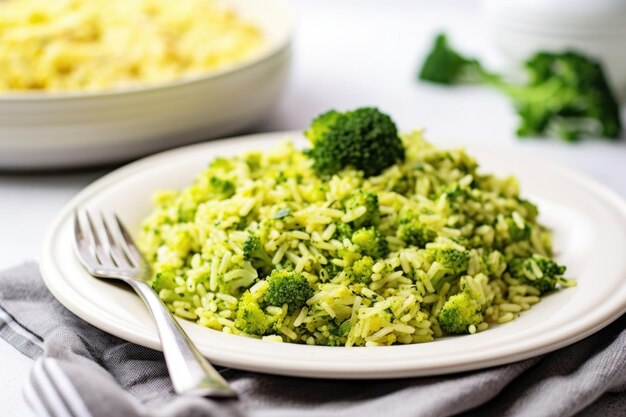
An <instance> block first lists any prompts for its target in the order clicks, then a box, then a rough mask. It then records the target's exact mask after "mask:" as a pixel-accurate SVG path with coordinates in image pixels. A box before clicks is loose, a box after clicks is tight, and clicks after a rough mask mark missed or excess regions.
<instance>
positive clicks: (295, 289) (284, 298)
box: [264, 269, 313, 314]
mask: <svg viewBox="0 0 626 417" xmlns="http://www.w3.org/2000/svg"><path fill="white" fill-rule="evenodd" d="M267 282H268V283H269V284H270V285H269V287H268V289H267V292H266V293H265V296H264V297H265V302H266V303H267V304H269V305H272V306H276V307H282V306H283V305H284V304H287V311H288V312H289V313H290V314H291V313H293V312H294V311H296V310H297V309H299V308H300V307H302V306H304V305H305V304H306V300H308V299H309V298H311V297H312V296H313V288H311V285H310V284H309V282H308V281H307V280H306V278H305V277H303V276H302V275H300V274H298V273H296V272H290V271H286V270H278V269H275V270H273V271H272V273H271V275H270V276H269V277H268V278H267Z"/></svg>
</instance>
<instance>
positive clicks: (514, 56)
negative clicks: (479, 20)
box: [483, 0, 626, 97]
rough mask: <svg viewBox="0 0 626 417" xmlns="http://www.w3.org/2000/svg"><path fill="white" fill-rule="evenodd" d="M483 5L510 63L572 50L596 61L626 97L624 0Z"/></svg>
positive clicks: (489, 0)
mask: <svg viewBox="0 0 626 417" xmlns="http://www.w3.org/2000/svg"><path fill="white" fill-rule="evenodd" d="M483 7H484V9H485V11H486V13H487V15H488V17H489V20H490V22H491V24H492V28H493V31H494V38H495V42H496V45H497V47H498V49H499V50H500V52H501V53H502V55H503V56H504V57H505V58H507V59H508V60H509V62H510V63H512V64H516V65H517V64H519V63H520V62H522V61H524V60H525V59H527V58H528V57H529V56H531V55H532V54H533V53H535V52H537V51H541V50H546V51H562V50H565V49H572V50H577V51H580V52H583V53H585V54H587V55H589V56H591V57H594V58H596V59H598V60H600V62H602V64H603V67H604V69H605V72H606V74H607V77H608V78H609V81H610V82H611V84H612V85H613V86H614V87H615V89H616V91H617V92H618V94H619V95H620V96H622V97H626V1H624V0H550V1H546V0H483Z"/></svg>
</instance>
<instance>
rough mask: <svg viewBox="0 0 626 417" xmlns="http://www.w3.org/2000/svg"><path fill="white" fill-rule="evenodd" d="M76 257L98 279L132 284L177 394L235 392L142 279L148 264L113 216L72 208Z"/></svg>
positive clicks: (227, 394)
mask: <svg viewBox="0 0 626 417" xmlns="http://www.w3.org/2000/svg"><path fill="white" fill-rule="evenodd" d="M74 238H75V242H76V250H77V253H78V257H79V259H80V261H81V263H82V264H83V266H84V267H85V268H86V269H87V271H88V272H89V273H90V274H91V275H93V276H95V277H98V278H109V279H117V280H120V281H123V282H125V283H126V284H128V285H129V286H130V287H131V288H132V289H134V290H135V291H136V292H137V294H139V296H140V297H141V299H142V300H143V301H144V302H145V303H146V306H148V310H150V314H151V315H152V318H153V319H154V322H155V323H156V327H157V330H158V333H159V337H160V339H161V346H162V348H163V354H164V355H165V362H166V363H167V369H168V370H169V374H170V378H171V379H172V384H173V386H174V390H175V391H176V392H177V393H178V394H190V395H197V396H208V397H236V396H237V393H236V392H235V391H234V390H233V389H232V388H231V387H230V386H229V385H228V384H227V383H226V381H225V380H224V378H222V376H221V375H220V374H219V373H218V372H217V371H216V370H215V368H213V366H211V364H210V363H209V362H208V361H207V360H206V359H204V357H203V356H202V355H201V354H200V352H198V349H197V348H196V347H195V346H194V344H193V342H192V341H191V340H190V339H189V337H188V336H187V335H186V334H185V332H184V331H183V329H182V328H181V327H180V325H179V324H178V322H177V321H176V320H175V319H174V317H173V316H172V314H171V313H170V311H169V310H168V309H167V307H166V306H165V304H163V302H162V301H161V299H160V298H159V296H158V295H157V293H156V292H154V291H153V290H152V288H151V287H150V286H149V285H148V284H147V282H146V281H147V280H148V279H150V277H151V268H150V265H149V264H148V262H147V261H146V260H145V258H144V257H143V255H142V254H141V252H140V251H139V249H138V248H137V246H136V245H135V244H134V242H133V240H132V238H131V237H130V234H129V233H128V231H127V229H126V228H125V227H124V225H123V224H122V222H121V221H120V219H119V218H118V217H117V216H116V215H114V214H113V215H110V216H104V215H100V216H93V215H90V214H89V212H88V211H86V210H81V211H76V212H74Z"/></svg>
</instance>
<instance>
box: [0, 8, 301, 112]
mask: <svg viewBox="0 0 626 417" xmlns="http://www.w3.org/2000/svg"><path fill="white" fill-rule="evenodd" d="M273 1H274V2H275V3H276V4H277V5H278V6H279V7H280V8H281V9H282V12H284V20H285V24H286V30H285V35H283V36H282V37H281V38H280V39H278V40H277V41H275V42H272V43H271V44H270V45H268V47H267V48H264V49H263V50H262V51H261V52H260V53H259V54H256V55H254V56H252V57H251V58H250V59H245V60H243V61H241V62H239V63H236V64H232V65H229V66H227V67H224V68H221V69H218V70H215V71H210V72H207V73H204V74H202V73H199V74H194V75H188V76H182V77H180V78H176V79H173V80H169V81H164V82H158V83H154V84H142V83H138V84H134V85H129V86H124V87H120V88H110V89H103V90H97V91H84V90H83V91H81V90H70V91H54V92H39V91H37V92H31V91H25V92H13V93H0V104H12V103H25V102H49V101H69V100H97V99H101V98H105V97H118V96H129V95H136V94H145V93H153V92H159V91H163V90H172V89H175V88H179V87H187V86H193V85H195V84H199V83H203V82H206V81H212V80H219V79H221V78H225V77H227V76H229V75H232V74H237V73H240V72H243V71H245V70H247V69H249V68H251V67H253V66H256V65H258V64H260V63H262V62H265V61H267V60H269V59H271V58H272V57H274V56H276V55H278V54H280V53H281V52H283V51H284V50H285V49H288V48H289V46H290V45H291V42H292V40H293V33H294V27H295V10H294V6H293V4H292V3H291V2H289V1H288V0H273Z"/></svg>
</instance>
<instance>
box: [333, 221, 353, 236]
mask: <svg viewBox="0 0 626 417" xmlns="http://www.w3.org/2000/svg"><path fill="white" fill-rule="evenodd" d="M336 224H337V232H336V233H337V236H338V237H339V238H340V239H344V238H347V239H350V238H351V237H352V233H354V228H353V227H352V226H351V225H350V224H349V223H344V222H339V223H336Z"/></svg>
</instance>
